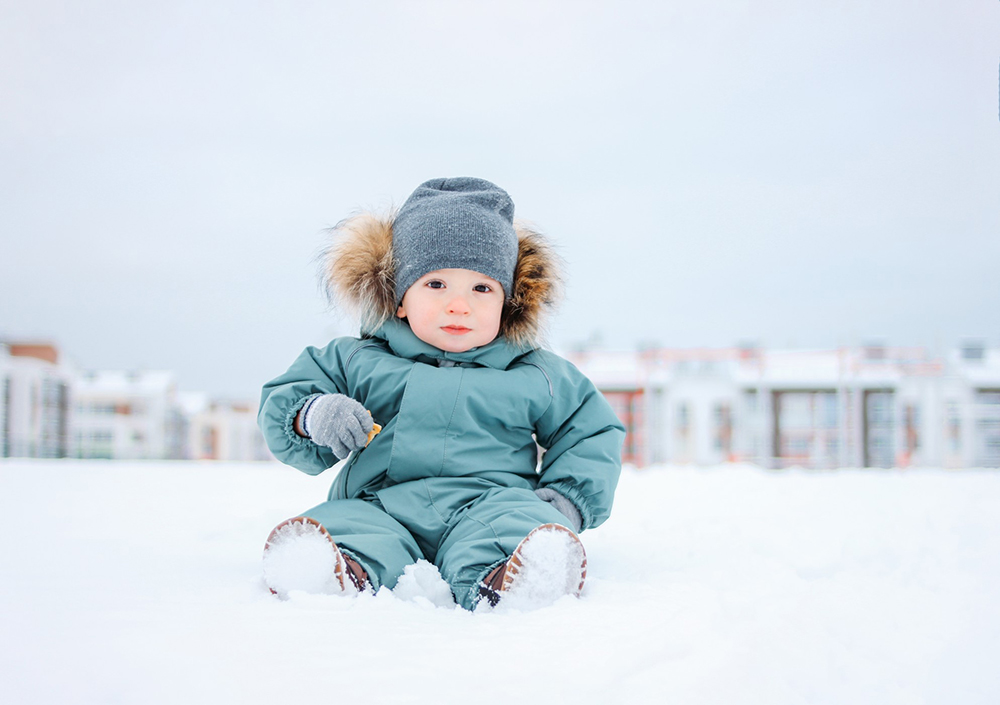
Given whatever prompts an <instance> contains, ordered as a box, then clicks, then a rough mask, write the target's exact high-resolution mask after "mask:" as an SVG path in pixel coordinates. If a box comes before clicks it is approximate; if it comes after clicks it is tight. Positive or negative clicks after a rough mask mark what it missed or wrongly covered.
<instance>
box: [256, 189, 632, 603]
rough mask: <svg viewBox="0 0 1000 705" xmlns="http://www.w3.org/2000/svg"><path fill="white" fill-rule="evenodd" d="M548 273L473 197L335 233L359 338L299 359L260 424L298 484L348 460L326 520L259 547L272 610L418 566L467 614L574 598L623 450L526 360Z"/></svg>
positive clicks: (428, 200)
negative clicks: (518, 599)
mask: <svg viewBox="0 0 1000 705" xmlns="http://www.w3.org/2000/svg"><path fill="white" fill-rule="evenodd" d="M556 264H557V263H556V258H555V257H554V255H553V254H552V252H551V250H550V248H549V247H548V245H547V243H546V242H545V241H544V239H543V238H542V237H541V236H540V235H538V234H537V233H535V232H532V231H531V230H530V229H528V228H526V227H524V226H523V225H522V224H520V223H514V204H513V202H512V201H511V199H510V196H509V195H508V194H507V193H506V192H505V191H504V190H503V189H501V188H499V187H498V186H496V185H494V184H492V183H490V182H489V181H484V180H482V179H474V178H455V179H432V180H431V181H427V182H426V183H424V184H421V185H420V186H419V187H418V188H417V190H416V191H414V192H413V194H412V195H411V196H410V197H409V198H408V199H407V200H406V202H405V203H404V204H403V206H402V207H401V208H400V209H399V210H398V211H397V212H396V213H395V214H394V215H390V216H388V217H385V218H381V217H378V216H375V215H371V214H363V215H358V216H355V217H352V218H350V219H348V220H346V221H344V222H343V223H341V224H340V225H339V226H337V228H336V232H335V242H334V244H333V246H332V247H331V248H330V250H329V251H328V252H327V254H326V257H325V261H324V265H325V266H324V276H325V280H326V281H325V283H326V286H327V288H328V291H329V292H330V294H331V295H332V296H333V297H334V298H335V299H338V300H340V301H341V302H344V303H346V304H347V305H348V306H349V307H351V308H352V309H354V310H355V311H356V312H357V313H358V314H359V316H360V318H361V335H360V337H359V338H348V337H345V338H338V339H336V340H333V341H332V342H331V343H330V344H329V345H327V346H326V347H324V348H314V347H309V348H306V350H305V351H304V352H303V353H302V354H301V355H300V356H299V358H298V359H297V360H296V361H295V362H294V363H293V364H292V366H291V367H290V368H289V369H288V371H287V372H285V373H284V374H283V375H281V376H280V377H278V378H276V379H274V380H272V381H271V382H269V383H267V384H266V385H265V386H264V389H263V393H262V397H261V405H260V413H259V416H258V421H259V423H260V427H261V430H262V431H263V433H264V437H265V439H266V440H267V444H268V446H269V447H270V449H271V451H272V452H273V453H274V454H275V456H276V457H277V458H278V459H279V460H281V461H282V462H285V463H288V464H289V465H292V466H294V467H296V468H298V469H299V470H302V471H303V472H306V473H308V474H310V475H315V474H318V473H321V472H323V471H324V470H326V469H327V468H329V467H331V466H333V465H334V464H336V463H337V461H338V460H343V459H345V458H348V460H347V463H346V464H345V465H344V466H343V467H342V468H341V469H340V472H339V474H338V475H337V477H336V479H335V480H334V482H333V486H332V487H331V489H330V493H329V496H328V500H327V501H326V502H324V503H322V504H320V505H319V506H317V507H314V508H312V509H310V510H308V511H306V512H304V513H302V514H301V515H300V516H298V517H295V518H293V519H289V520H287V521H285V522H283V523H282V524H279V525H278V527H276V528H275V529H274V531H273V532H271V536H270V538H269V539H268V541H267V544H266V546H265V550H264V577H265V581H266V582H267V584H268V586H269V587H270V589H271V591H272V592H274V593H276V594H278V595H279V596H284V595H287V593H288V592H290V591H291V590H305V591H310V592H329V593H356V592H359V591H373V590H378V589H379V588H380V587H381V586H386V587H387V588H390V589H391V588H393V587H394V586H395V585H396V582H397V580H398V579H399V577H400V576H401V575H402V574H403V569H404V568H405V567H406V566H407V565H410V564H412V563H414V562H416V561H417V560H419V559H425V560H427V561H430V562H432V563H433V564H434V565H436V566H437V567H438V569H439V570H440V572H441V576H442V578H443V579H444V580H445V581H446V582H447V583H448V585H449V586H450V587H451V590H452V593H453V595H454V597H455V600H456V602H457V603H458V604H459V605H461V606H462V607H464V608H466V609H474V608H475V607H477V605H479V606H483V607H484V608H485V607H487V606H491V605H496V604H497V603H498V602H499V601H500V600H502V599H505V598H507V599H513V598H514V596H516V595H518V594H524V595H526V594H530V595H532V596H533V600H535V601H536V603H537V601H541V602H542V603H544V602H550V601H554V600H556V599H558V598H559V597H561V596H563V595H566V594H573V595H579V594H580V590H581V589H582V586H583V581H584V578H585V577H586V556H585V553H584V550H583V545H582V544H581V543H580V539H579V536H578V534H579V532H581V531H583V530H584V529H588V528H591V527H594V526H598V525H599V524H601V523H602V522H603V521H604V520H605V519H607V518H608V515H609V513H610V511H611V503H612V498H613V496H614V491H615V486H616V485H617V482H618V476H619V474H620V471H621V446H622V441H623V440H624V436H625V432H624V429H623V427H622V425H621V423H620V422H619V421H618V418H617V417H616V416H615V414H614V412H613V411H612V409H611V407H610V406H609V405H608V403H607V401H606V400H605V399H604V397H603V396H602V395H601V394H600V393H599V392H598V391H597V389H596V388H595V387H594V385H593V384H592V383H591V382H590V380H588V379H587V378H586V377H585V376H584V375H583V374H582V373H581V372H580V371H579V370H577V369H576V368H575V367H574V366H573V365H572V364H570V363H569V362H568V361H566V360H564V359H562V358H561V357H559V356H557V355H555V354H553V353H551V352H548V351H546V350H542V349H541V348H540V347H539V345H540V342H539V338H540V331H541V324H542V321H543V318H544V315H545V313H546V310H547V309H548V308H549V306H550V305H551V304H552V303H553V302H554V299H555V295H556V289H557V287H558V283H559V282H558V274H557V267H556ZM377 431H379V432H377ZM540 453H541V457H540V458H539V454H540Z"/></svg>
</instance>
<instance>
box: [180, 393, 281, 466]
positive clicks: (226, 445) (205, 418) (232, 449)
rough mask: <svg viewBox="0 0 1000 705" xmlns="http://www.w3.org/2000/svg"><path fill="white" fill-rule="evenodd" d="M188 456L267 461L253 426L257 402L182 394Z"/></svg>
mask: <svg viewBox="0 0 1000 705" xmlns="http://www.w3.org/2000/svg"><path fill="white" fill-rule="evenodd" d="M184 417H185V419H186V420H187V448H188V457H189V458H192V459H194V460H223V459H224V460H271V459H272V458H273V457H274V456H272V455H271V451H269V450H268V449H267V444H266V443H265V442H264V436H263V435H262V434H261V432H260V429H259V428H258V427H257V405H256V404H255V403H250V402H247V401H238V400H231V399H214V400H213V399H209V398H208V397H207V396H206V395H204V394H192V395H186V399H185V414H184Z"/></svg>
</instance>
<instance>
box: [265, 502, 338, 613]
mask: <svg viewBox="0 0 1000 705" xmlns="http://www.w3.org/2000/svg"><path fill="white" fill-rule="evenodd" d="M342 562H343V559H342V558H341V557H340V553H339V551H338V550H337V549H336V547H335V546H334V545H333V544H332V543H331V542H330V539H329V538H328V537H327V535H326V534H325V533H324V532H323V531H322V529H320V528H319V527H318V526H316V525H315V524H310V523H308V522H305V521H291V522H288V523H285V524H283V525H281V526H280V527H279V528H278V529H276V530H275V532H274V535H273V536H271V538H270V540H269V541H268V544H267V550H265V551H264V558H263V564H264V582H265V583H266V584H267V586H268V587H269V588H271V589H272V590H273V591H274V592H275V593H276V594H277V595H278V597H280V598H282V599H286V598H288V596H289V594H290V593H292V592H295V591H301V592H307V593H311V594H318V595H339V594H341V593H343V592H344V590H343V588H342V587H341V585H340V579H339V578H338V577H337V572H338V564H342ZM342 569H343V567H342V565H341V567H340V570H342Z"/></svg>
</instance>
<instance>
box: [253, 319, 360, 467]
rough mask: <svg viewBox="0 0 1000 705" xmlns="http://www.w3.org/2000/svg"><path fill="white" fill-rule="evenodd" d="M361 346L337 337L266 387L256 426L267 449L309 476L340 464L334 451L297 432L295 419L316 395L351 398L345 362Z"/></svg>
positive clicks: (307, 352) (308, 350)
mask: <svg viewBox="0 0 1000 705" xmlns="http://www.w3.org/2000/svg"><path fill="white" fill-rule="evenodd" d="M358 343H359V341H358V340H356V339H353V338H338V339H337V340H334V341H333V342H331V343H330V344H329V345H327V346H326V347H325V348H315V347H308V348H306V349H305V350H304V351H303V352H302V354H301V355H299V357H298V359H296V360H295V362H293V363H292V366H291V367H289V368H288V371H287V372H285V373H284V374H283V375H280V376H279V377H276V378H274V379H272V380H271V381H270V382H268V383H267V384H265V385H264V389H263V390H262V392H261V397H260V411H259V412H258V413H257V424H258V425H259V426H260V430H261V432H262V433H263V434H264V440H265V441H266V442H267V447H268V448H270V449H271V452H272V453H274V456H275V457H276V458H277V459H278V460H280V461H281V462H283V463H286V464H288V465H291V466H292V467H294V468H297V469H299V470H301V471H302V472H304V473H307V474H309V475H318V474H319V473H321V472H323V471H324V470H326V469H327V468H329V467H332V466H333V465H334V464H335V463H336V462H337V460H338V458H337V456H336V455H334V454H333V451H332V450H330V449H329V448H327V447H326V446H320V445H317V444H316V443H313V442H312V441H311V440H310V439H308V438H303V437H302V436H300V435H299V434H297V433H296V432H295V416H296V415H297V414H298V413H299V409H301V408H302V407H303V406H304V405H305V403H306V402H307V401H309V399H311V398H312V397H314V396H318V395H320V394H347V395H348V396H350V390H349V389H348V383H347V379H346V366H345V364H344V363H345V360H346V358H347V357H348V356H349V355H350V353H351V351H352V350H353V349H354V348H355V347H357V344H358Z"/></svg>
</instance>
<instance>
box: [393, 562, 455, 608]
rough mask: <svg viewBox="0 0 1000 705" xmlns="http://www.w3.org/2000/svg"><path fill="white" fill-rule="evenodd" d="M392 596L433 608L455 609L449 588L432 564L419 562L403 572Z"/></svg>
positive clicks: (407, 567)
mask: <svg viewBox="0 0 1000 705" xmlns="http://www.w3.org/2000/svg"><path fill="white" fill-rule="evenodd" d="M392 594H393V595H394V596H395V597H396V598H397V599H400V600H405V601H408V602H416V603H418V604H424V605H430V606H433V607H448V608H454V607H455V598H454V596H452V594H451V588H450V587H449V586H448V583H446V582H445V581H444V578H442V577H441V573H440V571H438V568H437V566H436V565H434V564H433V563H430V562H428V561H425V560H422V559H421V560H419V561H417V562H416V563H414V564H413V565H408V566H406V568H405V569H404V570H403V575H402V576H400V578H399V581H398V582H397V583H396V587H395V588H393V590H392Z"/></svg>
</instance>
